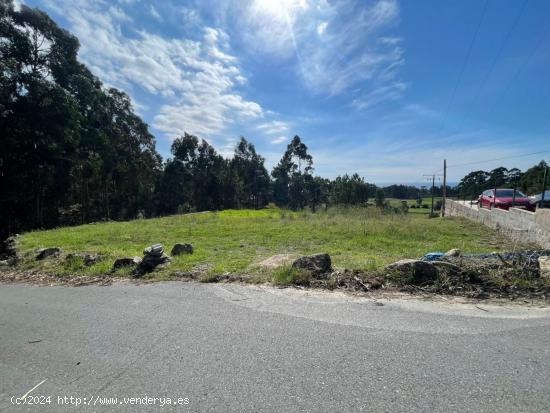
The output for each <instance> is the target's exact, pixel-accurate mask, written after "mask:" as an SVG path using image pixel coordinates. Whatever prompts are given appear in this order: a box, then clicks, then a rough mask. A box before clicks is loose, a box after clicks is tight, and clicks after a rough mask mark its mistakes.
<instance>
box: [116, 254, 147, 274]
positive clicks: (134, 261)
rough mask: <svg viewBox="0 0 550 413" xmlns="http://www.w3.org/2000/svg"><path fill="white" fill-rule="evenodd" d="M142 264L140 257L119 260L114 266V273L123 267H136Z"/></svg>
mask: <svg viewBox="0 0 550 413" xmlns="http://www.w3.org/2000/svg"><path fill="white" fill-rule="evenodd" d="M139 263H141V258H140V257H134V258H117V259H116V260H115V262H114V264H113V268H112V271H116V270H118V269H120V268H123V267H134V266H136V265H138V264H139Z"/></svg>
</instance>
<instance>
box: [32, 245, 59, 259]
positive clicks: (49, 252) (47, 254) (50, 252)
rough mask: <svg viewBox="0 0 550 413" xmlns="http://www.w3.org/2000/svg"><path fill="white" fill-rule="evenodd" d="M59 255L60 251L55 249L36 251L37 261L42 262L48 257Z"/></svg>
mask: <svg viewBox="0 0 550 413" xmlns="http://www.w3.org/2000/svg"><path fill="white" fill-rule="evenodd" d="M59 254H61V249H59V248H57V247H50V248H41V249H39V250H38V255H37V256H36V259H37V260H43V259H45V258H48V257H57V256H59Z"/></svg>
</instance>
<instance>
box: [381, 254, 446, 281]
mask: <svg viewBox="0 0 550 413" xmlns="http://www.w3.org/2000/svg"><path fill="white" fill-rule="evenodd" d="M386 269H387V270H389V271H391V272H394V273H395V272H397V273H399V274H401V275H404V276H410V277H411V278H412V282H414V283H415V284H426V283H432V282H434V281H435V280H436V278H437V268H436V266H435V265H433V263H431V262H428V261H421V260H412V259H405V260H400V261H397V262H394V263H393V264H390V265H388V266H387V267H386Z"/></svg>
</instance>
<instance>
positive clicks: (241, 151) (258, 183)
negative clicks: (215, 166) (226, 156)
mask: <svg viewBox="0 0 550 413" xmlns="http://www.w3.org/2000/svg"><path fill="white" fill-rule="evenodd" d="M264 162H265V159H264V158H263V157H262V156H260V155H258V154H257V153H256V148H255V147H254V145H253V144H252V143H250V142H248V141H247V140H246V139H245V138H244V137H241V139H240V141H239V143H238V144H237V146H236V147H235V154H234V156H233V159H232V160H231V168H232V169H233V170H234V171H235V173H236V178H237V179H238V185H237V187H236V192H237V193H238V196H237V204H238V206H244V207H248V208H260V207H262V206H264V205H265V204H266V203H267V200H268V197H269V190H270V179H269V174H268V172H267V170H266V169H265V166H264Z"/></svg>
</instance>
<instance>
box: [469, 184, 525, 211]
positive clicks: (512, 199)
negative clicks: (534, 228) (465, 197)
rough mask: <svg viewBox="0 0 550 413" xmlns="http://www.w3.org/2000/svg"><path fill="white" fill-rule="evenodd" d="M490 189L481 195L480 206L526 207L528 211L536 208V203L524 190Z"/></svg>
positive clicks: (501, 207)
mask: <svg viewBox="0 0 550 413" xmlns="http://www.w3.org/2000/svg"><path fill="white" fill-rule="evenodd" d="M496 191H497V196H496V197H495V196H494V194H495V190H494V189H488V190H487V191H483V193H482V194H481V195H480V196H479V199H478V205H479V207H480V208H489V209H491V208H500V209H505V210H508V209H509V208H510V207H516V208H525V209H527V210H528V211H534V210H535V204H534V203H533V202H532V201H531V200H530V199H529V198H528V197H527V195H525V194H524V193H523V192H520V191H518V190H516V191H515V192H516V193H515V196H514V190H513V189H497V190H496Z"/></svg>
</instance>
